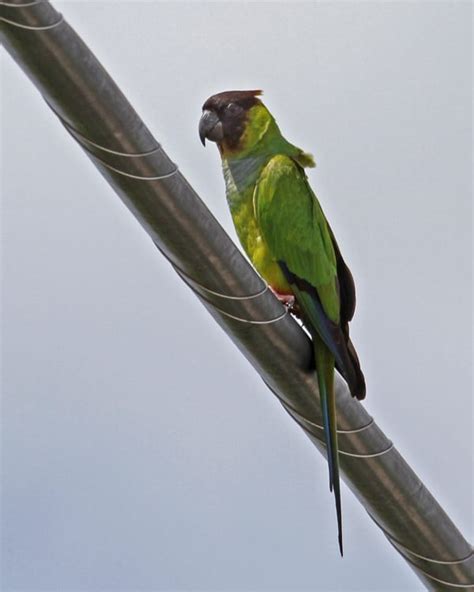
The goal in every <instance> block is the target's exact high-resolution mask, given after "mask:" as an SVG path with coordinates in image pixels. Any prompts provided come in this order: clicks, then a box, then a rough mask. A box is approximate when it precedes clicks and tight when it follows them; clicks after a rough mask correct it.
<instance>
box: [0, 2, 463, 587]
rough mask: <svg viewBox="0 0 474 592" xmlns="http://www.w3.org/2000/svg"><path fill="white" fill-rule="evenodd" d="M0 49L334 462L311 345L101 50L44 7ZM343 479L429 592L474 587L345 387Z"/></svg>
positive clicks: (434, 516)
mask: <svg viewBox="0 0 474 592" xmlns="http://www.w3.org/2000/svg"><path fill="white" fill-rule="evenodd" d="M0 7H1V10H2V17H1V20H2V21H3V22H2V25H1V29H2V30H1V34H2V41H3V43H4V45H5V47H6V49H7V50H8V52H9V53H10V54H11V55H12V57H13V58H14V59H15V60H16V62H17V63H18V64H19V66H21V68H22V69H23V70H24V71H25V73H26V74H27V75H28V76H29V78H30V79H31V80H32V82H33V83H34V84H35V85H36V87H37V88H38V90H39V91H40V93H41V94H42V95H43V97H44V98H45V100H46V102H47V103H48V105H49V106H50V107H51V109H52V110H53V111H54V112H55V113H56V115H57V117H58V118H59V120H60V122H61V123H62V124H63V125H64V127H65V128H66V130H67V131H68V132H69V133H70V135H71V136H72V137H73V138H74V139H75V140H76V141H77V142H78V143H79V144H80V145H81V146H82V148H83V149H84V150H85V152H86V153H87V155H88V156H89V158H90V159H91V160H92V161H93V163H94V164H95V165H96V167H97V168H98V169H99V171H100V172H101V174H102V175H103V176H104V177H105V178H106V179H107V181H108V182H109V183H110V185H111V186H112V188H113V189H114V190H115V191H116V193H117V194H118V195H119V197H120V198H121V199H122V200H123V201H124V202H125V204H126V205H127V206H128V208H129V209H130V210H131V212H132V213H133V214H134V216H135V217H136V218H137V219H138V220H139V221H140V223H141V224H142V226H143V227H144V229H145V230H146V232H147V233H148V234H149V235H150V237H151V238H152V240H153V241H154V243H155V244H156V246H157V247H158V248H159V250H160V251H161V252H162V254H163V255H164V256H165V257H166V258H167V259H168V261H169V262H170V263H171V264H172V265H173V266H174V268H175V269H176V271H177V272H178V274H179V275H180V276H181V278H182V279H183V280H184V282H185V283H186V284H187V285H188V286H189V287H190V288H191V289H192V290H193V292H194V293H195V294H196V295H197V297H198V298H199V299H200V300H201V302H202V303H203V304H204V306H205V307H206V308H207V309H208V311H209V312H210V314H211V315H212V316H213V317H214V319H215V320H216V321H217V322H218V323H219V325H221V327H222V328H223V329H224V330H225V331H226V333H227V334H228V335H229V337H230V338H231V339H232V340H233V341H234V342H235V344H236V345H237V346H238V348H239V349H240V351H241V352H242V353H243V354H244V355H245V357H246V358H247V359H248V360H249V361H250V363H251V364H252V365H253V366H254V368H255V369H256V370H257V372H259V374H260V375H261V376H262V378H263V380H264V381H265V383H266V384H267V386H268V387H269V388H270V390H271V391H272V392H273V393H274V394H275V396H276V397H278V399H279V400H280V402H281V403H282V405H283V407H284V408H285V409H286V411H287V412H288V413H289V414H290V416H291V417H292V418H293V419H294V420H295V421H296V422H297V423H298V424H299V425H300V426H301V427H302V429H303V430H304V431H305V432H306V434H307V435H308V437H309V438H310V439H311V441H312V442H313V443H314V444H315V445H316V447H317V448H319V450H320V451H322V452H323V453H324V446H323V444H322V439H323V431H322V427H321V425H322V421H321V415H320V408H319V395H318V391H317V387H316V382H317V381H316V380H315V376H314V371H313V369H312V354H311V346H310V342H309V339H308V337H307V336H306V334H305V333H304V331H303V330H302V329H301V328H300V327H299V325H298V324H297V323H296V322H295V321H294V320H293V319H292V318H291V317H290V316H289V315H288V314H287V313H286V311H285V309H284V308H283V307H282V305H281V304H280V303H279V302H278V300H277V299H276V298H275V297H274V296H273V295H272V294H271V293H270V292H269V290H267V288H266V286H265V284H264V283H263V282H262V280H261V279H260V278H259V277H258V276H257V274H256V273H255V272H254V270H253V269H252V268H251V266H250V265H249V264H248V262H247V261H246V259H245V258H244V257H243V255H242V254H241V253H240V251H239V250H238V249H237V248H236V247H235V245H234V244H233V242H232V241H231V240H230V238H229V237H228V236H227V234H226V233H225V232H224V230H223V229H222V228H221V226H220V225H219V223H218V222H217V221H216V219H215V218H214V217H213V215H212V214H211V213H210V212H209V210H208V209H207V207H206V206H205V205H204V203H203V202H202V201H201V199H200V198H199V196H198V195H197V194H196V193H195V191H194V190H193V189H192V187H191V186H190V185H189V184H188V182H187V181H186V179H185V178H184V177H183V176H182V175H181V173H180V172H179V171H178V168H177V166H176V165H175V164H174V163H173V162H172V161H171V160H170V159H169V157H168V156H167V155H166V153H165V152H164V150H163V149H162V148H161V146H160V145H159V144H158V143H157V142H156V140H155V139H154V138H153V136H152V135H151V133H150V132H149V130H148V129H147V128H146V126H145V124H144V123H143V122H142V120H141V119H140V117H139V116H138V115H137V113H136V112H135V111H134V109H133V108H132V106H131V105H130V104H129V102H128V101H127V99H126V98H125V96H124V95H123V93H122V92H121V91H120V89H119V88H118V87H117V85H116V84H115V83H114V81H113V80H112V79H111V78H110V76H109V75H108V73H107V72H106V71H105V70H104V68H103V67H102V66H101V65H100V63H99V62H98V61H97V59H96V58H95V56H94V55H93V54H92V52H91V51H90V50H89V49H88V47H87V46H86V45H85V44H84V42H83V41H82V40H81V39H80V38H79V37H78V35H77V34H76V33H75V32H74V30H73V29H72V28H71V27H70V26H69V25H68V24H67V22H66V21H65V20H64V19H63V17H62V16H61V15H60V14H59V13H57V12H56V11H55V10H54V8H53V7H52V6H51V4H49V2H47V1H44V0H36V1H34V0H31V1H28V0H24V1H23V2H19V1H15V0H10V1H9V2H0ZM336 391H337V404H338V425H339V440H340V448H341V459H340V460H341V468H342V471H343V476H344V479H345V481H346V483H347V484H348V486H349V487H350V488H351V489H352V491H353V492H354V493H355V495H356V496H357V497H358V499H359V501H360V502H361V503H362V505H363V506H364V507H365V509H366V510H367V512H368V514H369V516H370V518H371V519H372V520H374V521H375V522H376V524H377V525H378V526H379V527H380V528H381V529H382V531H383V532H384V534H385V535H386V537H387V539H388V541H389V542H390V543H391V544H392V546H393V547H394V548H395V549H396V550H397V551H398V552H399V553H400V554H401V555H402V557H403V558H404V559H405V560H406V561H407V563H408V564H409V565H410V566H411V567H412V568H413V569H414V571H415V572H416V574H417V575H418V576H419V578H420V579H421V580H422V581H423V583H424V585H425V586H426V588H427V589H428V590H439V591H455V590H474V555H473V552H472V548H471V546H470V545H469V544H468V543H467V541H466V540H465V539H464V537H463V536H462V534H461V533H460V532H459V531H458V529H457V528H456V527H455V525H454V524H453V523H452V521H451V520H450V518H449V517H448V516H447V515H446V513H445V512H444V511H443V509H442V508H441V507H440V505H439V504H438V503H437V501H436V500H435V499H434V497H433V496H432V495H431V494H430V492H429V491H428V490H427V489H426V487H425V486H424V485H423V483H422V482H421V481H420V479H419V478H418V477H417V475H416V474H415V473H414V472H413V471H412V469H411V468H410V467H409V466H408V464H407V463H406V462H405V461H404V459H403V458H402V457H401V455H400V454H399V453H398V451H397V450H396V448H395V447H394V446H393V444H392V443H391V442H390V441H389V440H388V439H387V437H386V436H385V434H384V433H383V432H382V431H381V430H380V428H379V427H378V426H377V425H376V423H375V421H374V420H373V419H372V418H371V417H370V416H369V415H368V413H367V412H366V411H365V409H364V407H363V406H362V405H361V404H360V403H359V402H358V401H356V400H354V399H353V398H352V397H351V396H350V394H349V392H348V389H347V387H346V385H345V383H344V382H343V381H342V379H338V380H337V382H336Z"/></svg>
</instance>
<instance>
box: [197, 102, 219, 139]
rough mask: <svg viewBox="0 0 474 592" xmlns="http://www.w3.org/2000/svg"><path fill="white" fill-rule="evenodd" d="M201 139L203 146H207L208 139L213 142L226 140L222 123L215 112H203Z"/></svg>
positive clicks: (200, 128) (200, 123)
mask: <svg viewBox="0 0 474 592" xmlns="http://www.w3.org/2000/svg"><path fill="white" fill-rule="evenodd" d="M199 137H200V138H201V142H202V145H203V146H205V145H206V138H207V139H208V140H211V142H220V141H221V140H223V139H224V129H223V127H222V122H221V121H220V119H219V118H218V117H217V115H216V114H215V113H214V111H208V110H207V109H206V110H205V111H203V113H202V115H201V119H200V120H199Z"/></svg>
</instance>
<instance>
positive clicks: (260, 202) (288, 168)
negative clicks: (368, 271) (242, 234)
mask: <svg viewBox="0 0 474 592" xmlns="http://www.w3.org/2000/svg"><path fill="white" fill-rule="evenodd" d="M254 208H255V214H256V218H257V222H258V225H259V227H260V230H261V232H262V236H263V238H264V240H265V241H266V243H267V244H268V247H269V249H270V252H271V253H272V255H273V257H274V258H275V260H276V261H278V262H282V263H283V264H284V265H285V266H286V267H287V268H288V270H289V271H290V272H291V273H292V274H294V275H295V276H296V277H297V278H299V279H300V280H301V282H302V283H304V282H306V283H307V284H309V285H310V286H312V287H313V288H314V289H315V290H316V292H317V295H318V298H319V300H320V302H321V306H322V309H323V311H324V313H325V315H326V316H327V317H328V319H330V320H331V321H332V322H333V323H339V312H340V301H339V290H338V281H337V261H336V254H335V251H334V247H333V242H332V236H331V231H330V229H329V226H328V224H327V222H326V218H325V217H324V214H323V212H322V210H321V206H320V205H319V202H318V200H317V199H316V196H315V195H314V193H313V191H312V190H311V187H310V186H309V183H308V181H307V179H306V175H305V173H304V171H303V170H302V169H301V167H299V166H298V165H297V164H296V163H295V162H294V161H293V160H292V159H291V158H289V157H287V156H283V155H278V156H275V157H273V158H272V159H271V160H270V162H269V163H268V164H267V166H266V167H265V169H264V170H263V172H262V174H261V177H260V179H259V181H258V184H257V186H256V189H255V194H254Z"/></svg>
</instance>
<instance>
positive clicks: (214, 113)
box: [199, 90, 262, 148]
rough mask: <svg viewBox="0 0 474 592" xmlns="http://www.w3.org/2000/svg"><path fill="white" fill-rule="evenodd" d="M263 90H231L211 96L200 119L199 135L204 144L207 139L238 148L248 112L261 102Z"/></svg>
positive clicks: (203, 107)
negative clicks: (260, 97)
mask: <svg viewBox="0 0 474 592" xmlns="http://www.w3.org/2000/svg"><path fill="white" fill-rule="evenodd" d="M261 94H262V91H261V90H229V91H226V92H222V93H218V94H216V95H212V97H209V99H207V101H206V102H205V103H204V105H203V106H202V110H203V113H202V116H201V119H200V121H199V137H200V138H201V142H202V143H203V145H205V144H206V139H208V140H210V141H211V142H217V143H218V144H221V143H223V142H225V143H226V145H227V146H228V147H229V148H236V147H237V146H238V144H239V140H240V138H241V136H242V134H243V132H244V130H245V123H246V120H247V113H248V111H249V109H250V108H251V107H253V106H254V105H257V104H259V103H260V100H259V99H258V98H257V97H258V96H259V95H261Z"/></svg>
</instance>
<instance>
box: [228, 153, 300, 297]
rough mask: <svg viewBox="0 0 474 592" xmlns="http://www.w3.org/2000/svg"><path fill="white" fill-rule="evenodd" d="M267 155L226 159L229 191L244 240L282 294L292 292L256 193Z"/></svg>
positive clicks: (263, 273)
mask: <svg viewBox="0 0 474 592" xmlns="http://www.w3.org/2000/svg"><path fill="white" fill-rule="evenodd" d="M267 162H268V158H267V157H248V158H243V159H239V160H232V161H230V160H227V159H223V161H222V168H223V171H224V178H225V183H226V195H227V201H228V203H229V208H230V211H231V215H232V219H233V221H234V226H235V229H236V231H237V235H238V237H239V240H240V243H241V244H242V247H243V248H244V250H245V252H246V253H247V255H248V257H249V259H250V260H251V262H252V263H253V265H254V267H255V269H256V270H257V271H258V273H259V274H260V275H261V276H262V277H263V278H264V280H265V281H266V282H267V283H268V284H269V285H270V286H271V287H272V288H273V289H274V290H275V291H276V292H278V293H279V294H292V290H291V287H290V285H289V284H288V282H287V281H286V279H285V276H284V275H283V272H282V271H281V268H280V266H279V265H278V263H277V262H276V261H275V259H274V258H273V257H272V254H271V253H270V250H269V248H268V245H267V244H266V242H265V241H264V239H263V237H262V235H261V233H260V229H259V227H258V223H257V219H256V217H255V211H254V205H253V195H254V190H255V185H256V183H257V181H258V177H259V176H260V173H261V171H262V170H263V168H264V167H265V164H266V163H267Z"/></svg>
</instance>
